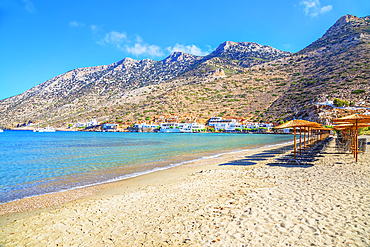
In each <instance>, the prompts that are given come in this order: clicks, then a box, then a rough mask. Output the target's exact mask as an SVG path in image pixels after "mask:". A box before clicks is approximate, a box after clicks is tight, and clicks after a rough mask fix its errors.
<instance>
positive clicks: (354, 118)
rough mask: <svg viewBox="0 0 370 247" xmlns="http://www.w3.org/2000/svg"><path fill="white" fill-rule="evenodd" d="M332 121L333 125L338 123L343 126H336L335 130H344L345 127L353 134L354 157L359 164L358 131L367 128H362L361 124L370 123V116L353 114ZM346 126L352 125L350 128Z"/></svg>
mask: <svg viewBox="0 0 370 247" xmlns="http://www.w3.org/2000/svg"><path fill="white" fill-rule="evenodd" d="M331 121H332V122H333V123H337V124H341V125H342V126H340V125H337V126H334V128H343V127H344V129H348V130H350V132H351V133H352V135H351V136H352V139H353V142H354V145H353V151H354V156H355V158H356V162H357V161H358V129H359V128H363V127H366V126H363V127H360V126H361V124H366V123H370V116H369V115H363V114H353V115H349V116H346V117H342V118H336V119H332V120H331ZM344 124H350V125H352V126H348V127H347V128H346V126H345V125H344ZM351 130H352V131H351Z"/></svg>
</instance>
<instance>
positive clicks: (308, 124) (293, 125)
mask: <svg viewBox="0 0 370 247" xmlns="http://www.w3.org/2000/svg"><path fill="white" fill-rule="evenodd" d="M297 127H298V128H300V133H302V132H301V130H302V129H301V128H305V127H308V128H310V127H311V128H313V127H322V126H321V125H320V124H318V123H315V122H310V121H306V120H300V119H294V120H290V121H288V122H286V123H283V124H281V125H279V126H276V127H274V129H286V128H293V130H294V158H296V153H297V152H296V149H297V146H296V128H297ZM305 145H306V142H305ZM299 147H300V152H301V149H302V148H301V135H300V137H299Z"/></svg>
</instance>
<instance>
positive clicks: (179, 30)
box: [0, 0, 370, 99]
mask: <svg viewBox="0 0 370 247" xmlns="http://www.w3.org/2000/svg"><path fill="white" fill-rule="evenodd" d="M345 14H353V15H356V16H359V17H363V16H367V15H370V1H369V0H283V1H276V0H273V1H272V0H266V1H251V0H249V1H248V0H240V1H232V0H229V1H228V0H209V1H208V0H207V1H205V0H204V1H203V0H197V1H193V0H187V1H174V0H168V1H164V0H157V1H146V0H141V1H123V0H121V1H119V0H105V1H101V0H100V1H96V0H89V1H82V0H77V1H76V0H74V1H71V0H63V1H57V0H1V1H0V56H1V57H0V58H1V59H0V99H4V98H7V97H10V96H14V95H17V94H20V93H22V92H24V91H26V90H27V89H30V88H31V87H33V86H35V85H37V84H40V83H42V82H44V81H46V80H48V79H50V78H52V77H54V76H57V75H59V74H63V73H65V72H67V71H69V70H72V69H74V68H80V67H88V66H96V65H104V64H110V63H114V62H117V61H119V60H121V59H123V58H125V57H131V58H134V59H144V58H150V59H154V60H162V59H163V58H165V57H167V56H168V55H169V54H171V53H172V52H173V51H184V52H188V53H191V54H195V55H206V54H208V53H210V52H211V51H212V50H214V49H215V48H217V46H218V45H219V44H221V43H223V42H225V41H236V42H257V43H260V44H263V45H270V46H272V47H275V48H277V49H280V50H285V51H291V52H297V51H299V50H301V49H303V48H304V47H306V46H307V45H309V44H310V43H312V42H313V41H315V40H316V39H318V38H320V37H321V36H322V35H323V34H324V33H325V31H326V30H327V29H328V28H329V27H330V26H331V25H333V24H334V23H335V21H337V19H339V18H340V17H341V16H343V15H345Z"/></svg>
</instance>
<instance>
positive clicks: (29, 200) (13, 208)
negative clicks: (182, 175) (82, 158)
mask: <svg viewBox="0 0 370 247" xmlns="http://www.w3.org/2000/svg"><path fill="white" fill-rule="evenodd" d="M291 144H292V142H283V143H278V144H267V145H264V146H260V147H252V148H245V149H235V150H228V151H223V150H222V151H221V150H220V151H221V152H215V153H210V154H209V155H208V156H201V157H197V158H195V159H192V160H187V161H183V162H179V163H174V164H172V163H170V164H169V165H166V166H164V167H156V168H153V169H150V170H147V171H143V172H141V173H139V172H134V173H132V174H127V175H125V177H124V178H122V177H119V178H117V179H114V180H108V181H104V182H99V183H94V184H90V185H85V186H81V187H74V188H70V189H66V190H62V191H57V192H49V193H45V194H41V195H35V196H29V197H24V198H21V199H16V200H13V201H9V202H5V203H1V204H0V218H1V217H2V216H6V215H9V214H13V213H22V212H26V211H32V210H37V209H43V208H48V207H53V206H58V205H61V204H64V203H68V202H72V201H75V200H78V199H82V198H84V197H89V196H94V195H96V194H98V193H99V192H100V191H102V190H106V189H109V188H111V187H116V186H119V185H118V184H119V183H121V182H124V181H128V180H131V179H135V178H138V177H142V176H146V175H150V174H157V173H160V172H163V171H166V170H171V169H173V168H181V167H186V166H187V165H189V164H196V163H199V162H202V161H208V160H217V159H222V160H223V159H224V156H225V157H228V156H233V155H238V154H242V153H253V152H262V151H264V150H268V149H271V148H275V147H285V146H289V145H291ZM198 155H199V154H198ZM126 176H127V177H126ZM0 222H1V219H0Z"/></svg>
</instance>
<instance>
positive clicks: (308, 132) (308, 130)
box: [307, 127, 311, 147]
mask: <svg viewBox="0 0 370 247" xmlns="http://www.w3.org/2000/svg"><path fill="white" fill-rule="evenodd" d="M307 134H308V136H307V138H308V142H307V146H308V147H310V145H311V143H310V128H309V127H308V129H307Z"/></svg>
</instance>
